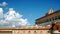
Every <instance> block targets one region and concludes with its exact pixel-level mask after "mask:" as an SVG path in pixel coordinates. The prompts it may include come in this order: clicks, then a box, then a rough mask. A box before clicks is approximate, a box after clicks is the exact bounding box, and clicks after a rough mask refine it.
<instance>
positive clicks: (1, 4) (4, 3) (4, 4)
mask: <svg viewBox="0 0 60 34" xmlns="http://www.w3.org/2000/svg"><path fill="white" fill-rule="evenodd" d="M6 5H8V4H7V3H6V2H2V3H0V6H6Z"/></svg>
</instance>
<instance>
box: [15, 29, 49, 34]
mask: <svg viewBox="0 0 60 34" xmlns="http://www.w3.org/2000/svg"><path fill="white" fill-rule="evenodd" d="M48 31H49V30H14V34H50V33H49V32H48Z"/></svg>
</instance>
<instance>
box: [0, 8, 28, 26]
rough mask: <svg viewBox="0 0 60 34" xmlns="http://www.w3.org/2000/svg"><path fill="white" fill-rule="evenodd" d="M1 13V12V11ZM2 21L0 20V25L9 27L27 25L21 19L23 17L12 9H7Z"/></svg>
mask: <svg viewBox="0 0 60 34" xmlns="http://www.w3.org/2000/svg"><path fill="white" fill-rule="evenodd" d="M1 11H2V10H1ZM3 17H4V20H0V23H2V24H4V25H5V24H6V25H8V26H11V27H16V26H25V25H27V24H28V20H27V19H24V18H22V17H23V15H21V14H19V13H18V12H16V11H15V10H14V9H13V8H9V11H8V12H7V13H6V14H4V16H3Z"/></svg>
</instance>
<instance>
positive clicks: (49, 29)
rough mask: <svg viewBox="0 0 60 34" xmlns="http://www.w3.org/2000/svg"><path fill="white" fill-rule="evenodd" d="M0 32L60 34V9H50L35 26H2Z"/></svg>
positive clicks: (2, 33) (1, 33) (0, 33)
mask: <svg viewBox="0 0 60 34" xmlns="http://www.w3.org/2000/svg"><path fill="white" fill-rule="evenodd" d="M0 34H60V10H58V11H55V12H54V11H53V9H52V8H50V11H49V12H48V13H47V14H46V15H45V16H43V17H41V18H38V19H36V22H35V26H24V27H20V28H15V27H14V28H0Z"/></svg>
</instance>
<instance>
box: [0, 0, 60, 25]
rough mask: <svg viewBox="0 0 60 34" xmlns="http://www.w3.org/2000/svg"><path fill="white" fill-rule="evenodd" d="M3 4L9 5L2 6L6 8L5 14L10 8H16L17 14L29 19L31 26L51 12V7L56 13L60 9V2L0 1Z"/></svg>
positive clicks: (47, 0) (38, 0) (32, 0)
mask: <svg viewBox="0 0 60 34" xmlns="http://www.w3.org/2000/svg"><path fill="white" fill-rule="evenodd" d="M2 2H6V3H7V4H8V5H7V6H0V7H2V8H4V10H5V11H4V13H6V12H7V11H8V8H14V10H15V11H16V12H19V13H20V14H22V15H23V18H27V19H28V21H29V23H30V24H31V25H34V23H35V20H36V19H37V18H40V17H42V16H44V15H45V14H46V13H47V12H49V10H50V8H51V7H52V8H53V10H54V11H56V10H59V9H60V0H0V3H2ZM6 8H7V9H6Z"/></svg>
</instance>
